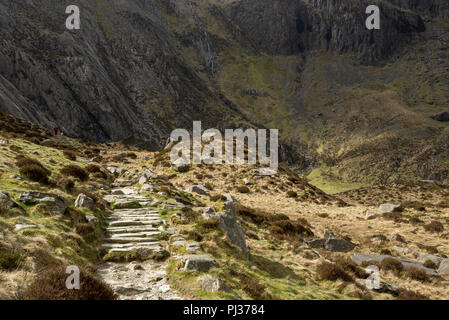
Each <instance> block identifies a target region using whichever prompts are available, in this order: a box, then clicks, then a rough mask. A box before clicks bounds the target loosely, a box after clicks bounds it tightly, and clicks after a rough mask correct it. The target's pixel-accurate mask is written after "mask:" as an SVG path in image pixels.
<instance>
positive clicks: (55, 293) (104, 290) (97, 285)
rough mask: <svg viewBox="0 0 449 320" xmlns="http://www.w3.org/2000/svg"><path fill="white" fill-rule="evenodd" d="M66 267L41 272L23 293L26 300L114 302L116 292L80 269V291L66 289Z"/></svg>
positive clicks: (86, 271)
mask: <svg viewBox="0 0 449 320" xmlns="http://www.w3.org/2000/svg"><path fill="white" fill-rule="evenodd" d="M68 276H69V275H68V274H67V273H66V266H57V267H51V268H49V269H46V270H43V271H42V272H40V273H39V274H38V275H37V277H36V279H35V280H34V281H33V282H32V283H31V285H30V286H29V287H28V288H27V289H26V290H25V292H24V293H23V297H22V298H23V299H24V300H114V299H115V294H114V291H113V290H112V289H111V288H110V287H109V286H108V285H107V284H106V283H104V282H103V281H102V280H100V279H99V278H97V277H96V276H94V275H93V274H92V273H91V272H89V271H88V270H86V269H84V268H80V289H79V290H76V289H75V290H69V289H67V287H66V284H65V282H66V279H67V277H68Z"/></svg>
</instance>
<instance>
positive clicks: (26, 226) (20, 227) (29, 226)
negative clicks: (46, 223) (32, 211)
mask: <svg viewBox="0 0 449 320" xmlns="http://www.w3.org/2000/svg"><path fill="white" fill-rule="evenodd" d="M35 228H37V226H36V225H34V224H16V227H15V229H14V230H16V231H20V230H23V229H35Z"/></svg>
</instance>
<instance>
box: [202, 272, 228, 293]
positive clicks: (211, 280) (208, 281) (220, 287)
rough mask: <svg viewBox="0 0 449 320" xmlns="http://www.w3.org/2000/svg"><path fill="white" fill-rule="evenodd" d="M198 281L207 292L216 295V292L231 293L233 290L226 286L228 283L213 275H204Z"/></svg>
mask: <svg viewBox="0 0 449 320" xmlns="http://www.w3.org/2000/svg"><path fill="white" fill-rule="evenodd" d="M197 280H198V281H200V282H201V284H202V288H203V290H204V291H206V292H211V293H214V292H219V291H224V292H230V291H231V289H230V288H229V287H228V286H227V285H226V283H224V282H223V281H221V280H220V279H218V278H216V277H213V276H211V275H204V276H201V277H198V279H197Z"/></svg>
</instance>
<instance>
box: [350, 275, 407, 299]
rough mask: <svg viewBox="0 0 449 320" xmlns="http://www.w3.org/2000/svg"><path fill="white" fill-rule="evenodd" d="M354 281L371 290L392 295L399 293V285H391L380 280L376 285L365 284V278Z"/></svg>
mask: <svg viewBox="0 0 449 320" xmlns="http://www.w3.org/2000/svg"><path fill="white" fill-rule="evenodd" d="M355 281H356V283H357V284H358V285H360V286H363V287H365V288H367V289H368V290H373V291H376V292H380V293H388V294H392V295H394V296H397V295H398V294H399V287H396V286H393V285H391V284H388V283H386V282H383V281H380V282H379V283H378V286H377V287H374V288H373V287H372V286H368V285H367V279H356V280H355Z"/></svg>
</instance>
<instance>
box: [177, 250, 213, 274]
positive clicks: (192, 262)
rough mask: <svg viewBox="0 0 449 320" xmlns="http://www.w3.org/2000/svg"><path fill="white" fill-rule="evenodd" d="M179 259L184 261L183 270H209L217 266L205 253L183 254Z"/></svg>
mask: <svg viewBox="0 0 449 320" xmlns="http://www.w3.org/2000/svg"><path fill="white" fill-rule="evenodd" d="M181 259H182V260H183V261H185V265H184V270H185V271H209V269H210V268H214V267H217V266H218V265H217V263H216V262H215V260H214V259H213V258H212V257H211V256H209V255H205V254H191V255H185V256H182V257H181Z"/></svg>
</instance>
